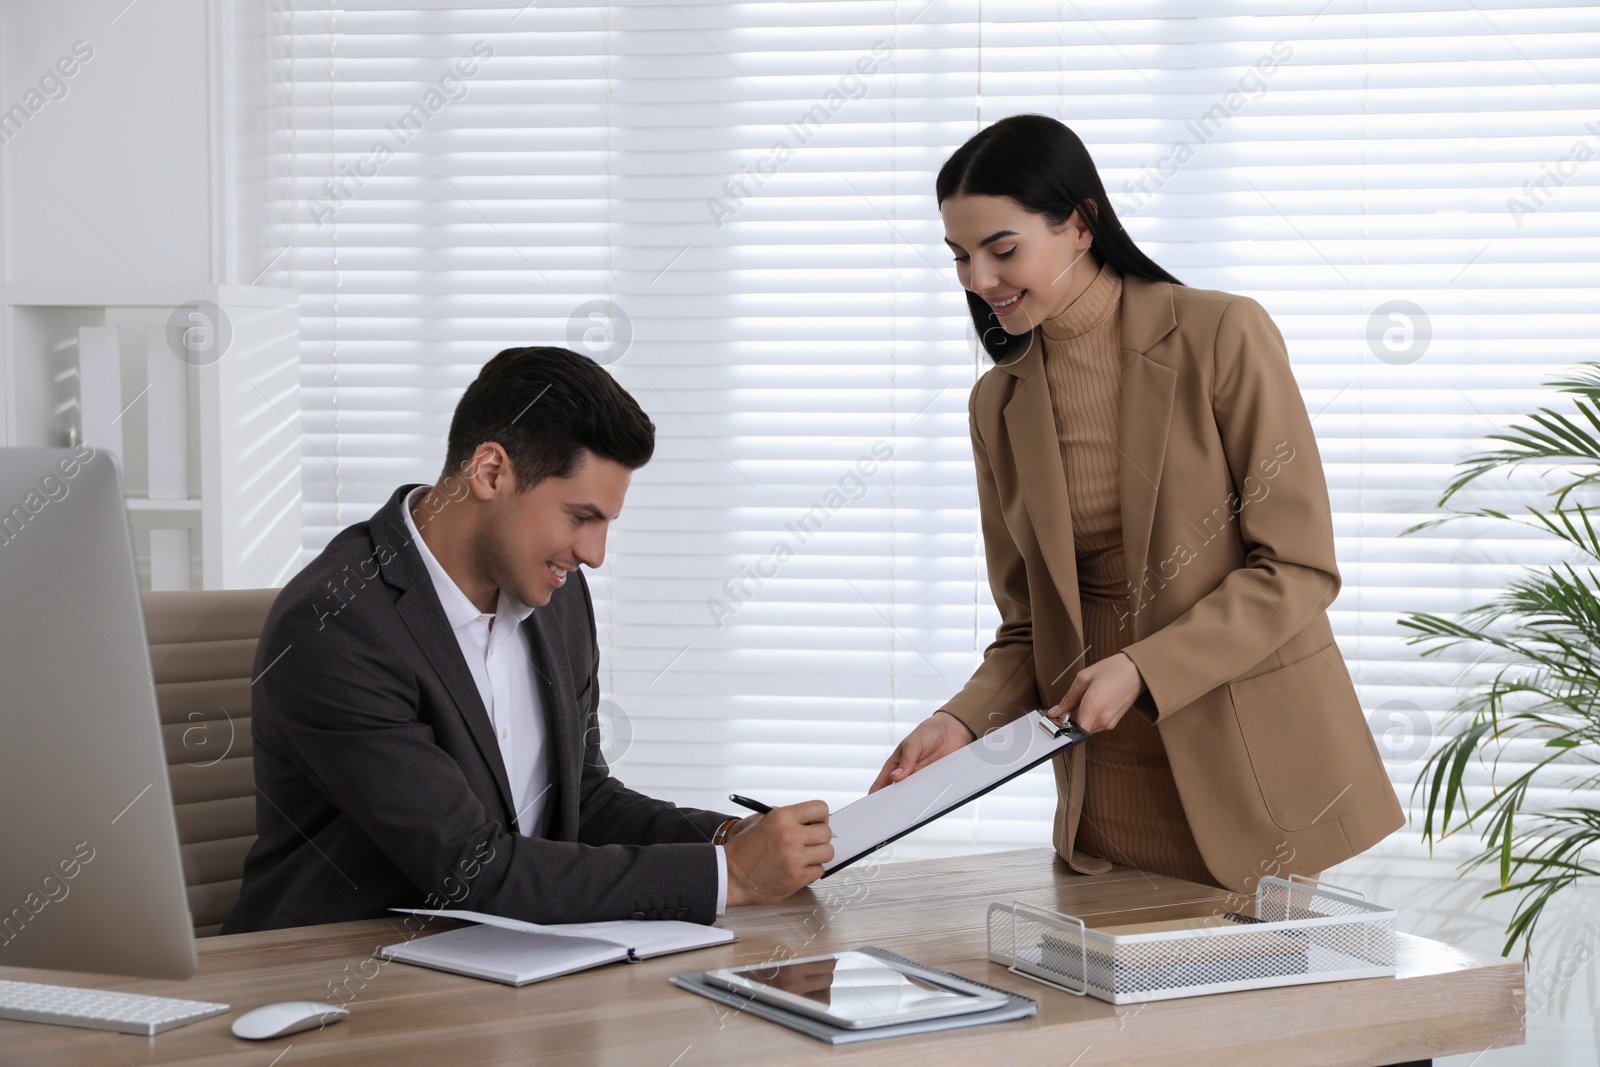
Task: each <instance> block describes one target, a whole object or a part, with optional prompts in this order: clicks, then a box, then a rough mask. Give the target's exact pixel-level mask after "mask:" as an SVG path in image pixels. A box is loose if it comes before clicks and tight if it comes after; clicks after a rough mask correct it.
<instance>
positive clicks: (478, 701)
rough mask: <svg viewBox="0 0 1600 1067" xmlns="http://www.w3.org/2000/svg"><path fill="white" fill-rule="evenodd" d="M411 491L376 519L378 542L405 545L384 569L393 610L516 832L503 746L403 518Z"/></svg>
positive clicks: (510, 828) (403, 491)
mask: <svg viewBox="0 0 1600 1067" xmlns="http://www.w3.org/2000/svg"><path fill="white" fill-rule="evenodd" d="M413 488H415V487H414V486H404V487H402V488H401V489H400V490H399V491H398V493H397V494H396V496H395V497H394V498H391V499H390V501H389V504H388V505H387V506H385V507H384V508H383V509H382V510H381V511H379V512H378V514H377V515H376V516H374V517H373V521H372V526H373V540H374V542H376V543H387V544H389V545H393V544H396V543H398V544H399V545H400V546H401V547H400V549H399V551H398V552H395V553H394V555H393V556H392V557H391V558H390V560H389V562H388V563H387V564H384V565H382V572H383V577H384V580H385V581H387V582H388V583H389V584H391V585H393V586H395V587H396V588H398V589H400V590H401V593H400V597H399V599H398V600H396V601H395V608H396V610H398V611H399V612H400V618H401V620H402V621H404V622H405V624H406V629H407V630H409V631H410V632H411V636H412V639H413V640H415V641H416V642H417V647H418V648H420V649H422V654H423V656H425V657H426V658H427V660H428V664H429V665H430V666H431V667H432V668H433V670H434V673H436V674H437V675H438V676H439V680H440V681H442V682H443V683H444V687H445V690H446V691H447V692H448V693H449V694H450V699H451V701H452V702H453V703H454V704H455V706H456V711H457V712H458V713H459V714H460V715H461V720H462V722H464V723H465V724H466V727H467V731H468V733H470V734H471V735H472V740H473V743H474V744H476V745H477V748H478V754H479V755H480V756H482V757H483V762H484V763H485V764H486V765H487V766H488V768H489V773H490V774H491V775H492V776H493V777H494V784H495V789H496V790H498V792H499V794H500V803H501V805H502V807H503V808H504V812H503V813H504V814H505V815H506V816H507V817H508V818H511V821H510V822H508V823H507V824H506V829H507V830H508V831H509V832H511V833H515V832H516V828H517V827H516V821H515V819H514V818H513V817H512V816H513V815H514V813H515V809H514V808H513V807H512V801H511V780H510V778H508V777H507V775H506V764H505V760H503V759H502V758H501V757H500V743H499V742H498V741H496V740H495V736H494V728H493V727H492V726H491V725H490V724H489V711H488V709H487V708H485V707H484V706H483V698H482V697H480V696H479V695H478V684H477V683H476V682H474V681H473V680H472V672H471V671H469V670H468V669H467V661H466V660H465V659H463V658H462V656H461V646H460V645H459V644H458V643H457V642H456V637H455V634H453V633H451V632H450V627H449V625H448V624H447V623H446V622H445V615H444V608H443V607H442V606H440V604H439V596H438V594H437V593H435V592H434V589H433V582H432V580H431V579H430V578H429V577H428V572H427V568H425V567H424V566H423V565H422V557H421V556H420V555H418V553H417V546H416V545H414V544H412V542H411V537H410V531H409V530H408V529H407V528H406V524H405V519H404V518H403V517H402V516H401V513H400V509H401V508H402V507H404V506H405V504H404V501H405V497H406V494H407V493H408V492H410V490H411V489H413ZM390 536H392V538H393V539H392V540H390Z"/></svg>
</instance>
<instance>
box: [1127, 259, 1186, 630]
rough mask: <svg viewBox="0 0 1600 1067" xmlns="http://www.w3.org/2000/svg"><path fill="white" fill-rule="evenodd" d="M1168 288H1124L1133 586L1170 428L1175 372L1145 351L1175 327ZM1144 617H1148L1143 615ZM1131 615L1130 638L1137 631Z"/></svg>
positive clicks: (1146, 545)
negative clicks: (1131, 630) (1132, 624)
mask: <svg viewBox="0 0 1600 1067" xmlns="http://www.w3.org/2000/svg"><path fill="white" fill-rule="evenodd" d="M1177 325H1178V319H1177V315H1176V314H1175V312H1174V311H1173V307H1172V286H1171V284H1170V283H1167V282H1151V281H1146V280H1145V279H1143V278H1131V277H1127V276H1124V278H1123V288H1122V395H1121V399H1120V401H1119V403H1118V413H1117V417H1118V423H1119V425H1118V429H1117V437H1118V448H1119V450H1120V451H1121V453H1122V458H1121V464H1120V468H1119V475H1120V479H1121V489H1122V559H1123V566H1124V567H1125V569H1126V571H1127V577H1128V580H1129V581H1130V582H1133V583H1135V585H1138V584H1142V582H1143V581H1144V570H1145V567H1146V566H1147V563H1146V561H1147V560H1148V559H1149V557H1150V530H1151V527H1152V525H1153V524H1154V522H1155V515H1156V497H1157V494H1158V491H1159V487H1160V485H1161V471H1162V467H1163V465H1164V461H1165V459H1166V455H1167V436H1168V434H1169V433H1170V432H1171V429H1172V402H1173V397H1174V396H1175V394H1176V391H1177V385H1178V372H1177V371H1175V370H1173V369H1172V368H1171V367H1166V366H1163V365H1162V364H1160V363H1157V362H1156V361H1155V360H1153V359H1151V358H1150V357H1149V356H1147V355H1146V354H1145V353H1147V352H1149V351H1150V349H1151V348H1152V347H1154V346H1155V344H1156V342H1158V341H1160V340H1161V339H1162V338H1163V337H1165V336H1167V334H1169V333H1171V332H1172V331H1173V330H1174V329H1176V328H1177ZM1146 618H1148V616H1146ZM1139 624H1140V617H1139V614H1138V613H1136V614H1135V616H1134V627H1135V629H1134V635H1135V637H1142V636H1143V634H1142V633H1141V632H1140V631H1139V629H1138V627H1139Z"/></svg>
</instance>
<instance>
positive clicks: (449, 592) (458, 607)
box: [400, 485, 533, 630]
mask: <svg viewBox="0 0 1600 1067" xmlns="http://www.w3.org/2000/svg"><path fill="white" fill-rule="evenodd" d="M429 488H430V487H429V486H426V485H419V486H417V487H416V488H415V489H413V490H411V492H409V493H407V494H406V498H405V501H404V502H403V504H402V506H401V508H400V511H401V514H402V515H404V516H405V520H406V530H407V532H409V533H410V535H411V540H412V542H413V543H414V544H415V545H416V546H417V552H418V553H419V554H420V555H421V556H422V565H423V566H424V567H426V568H427V570H428V577H429V578H430V579H432V581H433V588H434V592H436V593H438V594H439V604H440V606H442V607H443V608H444V617H445V619H446V621H448V622H449V623H450V628H451V629H452V630H459V629H461V628H462V627H464V626H470V625H471V624H472V623H474V622H477V621H478V619H480V618H482V617H483V612H481V611H479V610H478V608H477V605H475V604H474V603H473V602H472V601H471V600H470V599H468V597H467V594H465V593H463V592H462V591H461V587H460V586H458V585H456V583H455V579H454V578H451V577H450V573H449V572H448V571H446V570H445V569H444V565H443V564H441V563H440V562H439V561H438V559H437V558H435V557H434V554H433V552H432V550H431V549H429V548H428V542H426V541H424V540H423V539H422V532H421V531H420V530H418V529H417V523H416V520H415V519H413V518H412V517H411V509H412V508H414V507H416V505H417V501H419V500H420V499H422V494H424V493H426V492H427V491H428V489H429ZM495 613H496V615H497V616H501V615H504V616H510V617H511V618H514V619H516V621H517V622H518V623H521V622H523V621H524V620H526V619H527V617H528V616H529V615H532V614H533V608H531V607H529V606H528V605H527V604H524V603H522V602H521V601H520V600H517V599H516V598H515V597H513V596H512V595H511V594H509V593H507V592H506V591H505V590H504V589H502V590H500V597H499V600H498V602H497V603H496V604H495Z"/></svg>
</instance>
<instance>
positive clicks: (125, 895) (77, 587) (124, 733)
mask: <svg viewBox="0 0 1600 1067" xmlns="http://www.w3.org/2000/svg"><path fill="white" fill-rule="evenodd" d="M0 966H7V967H44V968H51V969H57V970H70V971H90V972H97V973H108V974H126V975H144V976H149V977H158V978H185V977H188V976H189V975H191V974H193V973H194V970H195V949H194V928H193V926H192V925H191V920H190V916H189V905H188V896H187V892H186V889H185V886H184V878H183V865H182V859H181V854H180V852H179V848H178V828H177V819H176V817H175V815H174V812H173V808H172V795H171V789H170V788H169V786H168V782H167V761H166V755H165V751H164V746H163V741H162V730H161V719H160V715H159V713H158V711H157V708H156V692H155V684H154V675H153V674H152V671H151V666H150V645H149V642H148V640H147V638H146V635H145V626H144V611H143V606H142V604H141V602H140V598H139V586H138V580H137V578H136V576H135V572H134V562H133V544H132V538H131V536H130V533H129V529H128V514H127V505H126V503H125V502H124V500H123V490H122V478H121V476H120V474H119V473H118V470H117V466H116V462H115V461H114V459H113V458H112V457H111V456H110V455H109V454H107V453H105V452H103V451H102V452H96V451H95V450H94V449H92V448H89V447H88V446H80V447H78V448H76V449H44V448H0Z"/></svg>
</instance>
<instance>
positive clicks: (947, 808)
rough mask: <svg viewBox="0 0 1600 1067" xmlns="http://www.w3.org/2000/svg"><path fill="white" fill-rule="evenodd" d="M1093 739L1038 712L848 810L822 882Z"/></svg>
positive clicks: (837, 824) (836, 820)
mask: <svg viewBox="0 0 1600 1067" xmlns="http://www.w3.org/2000/svg"><path fill="white" fill-rule="evenodd" d="M1090 736H1091V735H1090V734H1088V733H1086V732H1085V731H1083V730H1080V729H1079V728H1078V726H1077V724H1076V723H1072V722H1068V723H1066V724H1064V725H1058V724H1056V723H1054V722H1052V721H1051V720H1050V719H1048V718H1046V717H1045V716H1044V714H1042V713H1041V712H1037V711H1030V712H1028V713H1027V714H1026V715H1023V716H1021V717H1020V718H1017V719H1013V720H1012V721H1011V722H1009V723H1007V724H1006V725H1005V726H1002V727H1000V728H999V729H998V730H990V731H989V732H988V733H986V734H984V735H983V736H982V737H980V738H978V739H977V740H976V741H974V742H972V743H971V744H970V745H967V746H966V747H965V748H960V749H957V750H956V751H954V752H952V753H950V755H948V756H946V757H944V758H943V759H941V760H935V761H934V762H933V763H930V764H928V765H927V766H926V767H923V768H922V769H921V770H919V771H917V772H915V773H914V774H911V775H910V776H908V777H906V778H902V779H900V781H898V782H895V783H894V784H893V785H886V786H884V787H883V788H882V789H880V790H878V791H877V792H876V793H868V794H867V795H866V796H864V797H862V798H861V799H860V800H857V801H855V802H854V803H853V804H847V805H845V806H844V807H842V808H840V809H839V810H838V811H836V812H833V813H832V814H830V815H829V816H828V826H829V828H830V829H831V830H832V831H833V859H832V860H831V861H830V862H829V863H828V864H827V865H826V866H825V867H824V868H823V873H822V877H824V878H826V877H828V876H829V875H831V874H833V873H835V872H837V871H842V870H844V869H845V868H846V867H848V866H850V865H851V864H852V863H854V862H856V861H857V860H859V859H861V858H862V857H863V856H869V855H871V854H872V853H874V852H876V851H878V849H880V848H882V847H883V846H884V845H887V844H889V843H890V842H892V841H897V840H899V839H900V838H902V837H904V836H905V835H906V834H909V833H910V832H911V831H913V830H916V829H918V828H920V827H922V826H926V825H927V824H928V823H930V822H932V821H933V820H935V819H937V818H939V817H940V816H942V815H947V814H949V813H950V812H952V811H954V810H955V809H957V808H959V807H961V806H962V805H964V804H967V803H970V802H971V801H974V800H977V799H978V798H979V797H981V796H983V795H984V794H985V793H987V792H989V791H990V790H992V789H995V788H997V787H999V786H1002V785H1004V784H1005V783H1007V782H1009V781H1011V779H1013V778H1015V777H1016V776H1017V775H1019V774H1021V773H1023V772H1024V771H1028V770H1032V769H1033V768H1034V767H1037V766H1038V765H1039V764H1041V763H1043V762H1044V761H1045V760H1047V759H1050V758H1051V757H1052V756H1056V755H1059V754H1061V753H1062V752H1065V751H1067V749H1069V748H1071V747H1073V746H1074V745H1078V744H1082V743H1083V742H1084V741H1087V740H1088V739H1089V737H1090Z"/></svg>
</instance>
